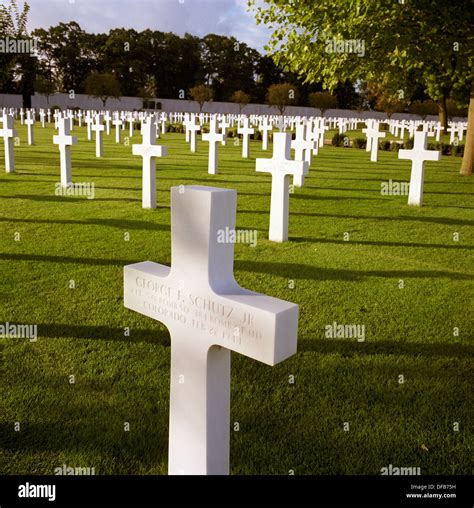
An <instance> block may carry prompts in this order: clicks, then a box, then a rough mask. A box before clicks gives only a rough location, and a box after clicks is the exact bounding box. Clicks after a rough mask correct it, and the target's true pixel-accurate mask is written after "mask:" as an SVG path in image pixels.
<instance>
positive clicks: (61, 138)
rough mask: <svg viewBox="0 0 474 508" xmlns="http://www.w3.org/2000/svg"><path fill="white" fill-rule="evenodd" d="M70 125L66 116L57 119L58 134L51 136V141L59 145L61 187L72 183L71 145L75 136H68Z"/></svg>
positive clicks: (73, 143)
mask: <svg viewBox="0 0 474 508" xmlns="http://www.w3.org/2000/svg"><path fill="white" fill-rule="evenodd" d="M70 133H71V126H70V124H69V122H68V121H67V119H66V118H60V119H59V134H57V135H55V136H53V143H54V144H55V145H59V153H60V163H61V187H67V186H68V185H69V184H71V183H72V170H71V145H75V144H77V138H75V137H74V136H70Z"/></svg>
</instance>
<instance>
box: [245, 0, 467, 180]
mask: <svg viewBox="0 0 474 508" xmlns="http://www.w3.org/2000/svg"><path fill="white" fill-rule="evenodd" d="M249 3H250V5H251V6H252V7H253V8H255V12H256V16H257V21H259V22H263V23H265V24H269V25H272V26H274V27H276V28H275V29H274V32H273V35H272V38H271V41H270V44H269V46H268V49H269V50H270V51H271V52H272V54H273V56H274V58H275V59H276V62H277V64H279V65H282V66H286V67H288V68H289V69H290V70H291V71H293V72H296V73H297V74H298V75H299V76H301V77H303V78H304V79H306V80H308V81H313V82H317V81H319V80H321V79H322V80H323V84H324V86H325V87H326V88H328V89H329V90H333V89H334V88H335V87H336V85H337V82H338V81H340V80H345V79H351V80H353V81H357V80H369V81H374V80H383V82H384V83H390V84H391V85H392V86H393V89H394V92H396V91H397V90H403V91H405V95H407V96H409V95H410V91H411V88H412V84H413V83H414V84H417V83H422V84H423V86H424V87H425V90H426V93H427V94H428V95H429V96H430V97H431V98H432V99H433V100H435V101H437V103H438V107H439V114H440V120H441V122H442V124H443V125H444V126H446V122H447V108H446V100H447V99H448V97H449V96H452V97H453V98H455V99H457V100H458V101H461V102H463V101H466V102H467V99H468V92H469V90H470V89H471V84H472V82H473V80H474V73H473V66H472V62H473V55H474V36H473V32H472V26H473V25H474V9H472V0H456V2H446V1H445V0H411V1H406V2H394V1H388V0H352V1H348V2H340V1H338V0H325V1H324V2H322V1H311V2H309V1H306V0H293V1H292V2H282V1H280V0H263V5H262V6H260V7H256V6H255V0H249ZM472 100H474V98H473V97H471V101H472ZM472 110H474V105H472V107H470V111H472ZM470 120H471V121H470V122H468V125H469V127H470V130H468V134H467V136H466V150H465V160H466V157H469V155H466V154H469V153H473V150H474V148H473V146H474V145H473V144H474V130H473V129H474V120H473V119H472V118H470ZM465 164H466V163H465V162H463V174H466V173H467V172H468V173H470V174H472V170H473V168H472V161H471V162H470V163H469V161H468V165H469V166H470V167H469V168H467V169H466V168H465Z"/></svg>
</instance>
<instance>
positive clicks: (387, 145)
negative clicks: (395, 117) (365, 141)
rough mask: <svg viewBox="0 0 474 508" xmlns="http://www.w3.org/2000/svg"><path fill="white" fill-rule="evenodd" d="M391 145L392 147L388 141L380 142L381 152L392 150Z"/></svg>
mask: <svg viewBox="0 0 474 508" xmlns="http://www.w3.org/2000/svg"><path fill="white" fill-rule="evenodd" d="M390 145H391V143H390V141H388V140H385V141H380V143H379V148H380V150H384V151H388V150H390Z"/></svg>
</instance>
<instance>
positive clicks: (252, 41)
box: [0, 0, 270, 53]
mask: <svg viewBox="0 0 474 508" xmlns="http://www.w3.org/2000/svg"><path fill="white" fill-rule="evenodd" d="M1 2H2V0H0V3H1ZM22 3H23V0H20V1H19V4H20V5H22ZM28 3H29V4H30V7H31V10H30V14H29V23H28V25H29V29H30V30H32V29H34V28H49V27H50V26H53V25H56V24H57V23H59V22H61V21H63V22H68V21H77V22H78V23H79V25H80V26H81V27H82V28H83V29H84V30H86V31H88V32H94V33H97V32H106V31H108V30H109V29H111V28H122V27H124V28H135V29H136V30H139V31H140V30H143V29H145V28H149V29H152V30H160V31H162V32H174V33H176V34H178V35H183V34H184V33H185V32H188V33H190V34H192V35H198V36H203V35H206V34H208V33H215V34H219V35H233V36H234V37H235V38H236V39H238V40H240V41H242V42H245V43H247V44H248V45H249V46H251V47H253V48H255V49H258V50H259V51H261V52H262V53H263V46H264V44H265V43H266V42H267V41H268V39H269V35H270V31H269V30H268V29H267V28H265V27H263V26H261V25H259V26H257V25H256V23H255V18H254V16H253V14H252V13H250V12H247V0H29V1H28Z"/></svg>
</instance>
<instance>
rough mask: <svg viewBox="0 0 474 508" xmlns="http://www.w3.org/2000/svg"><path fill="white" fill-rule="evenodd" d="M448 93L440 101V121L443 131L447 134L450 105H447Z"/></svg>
mask: <svg viewBox="0 0 474 508" xmlns="http://www.w3.org/2000/svg"><path fill="white" fill-rule="evenodd" d="M446 98H447V97H446V94H444V93H443V97H442V98H441V99H439V101H438V108H439V122H440V124H441V132H442V133H443V134H446V133H447V132H448V107H447V105H446Z"/></svg>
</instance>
